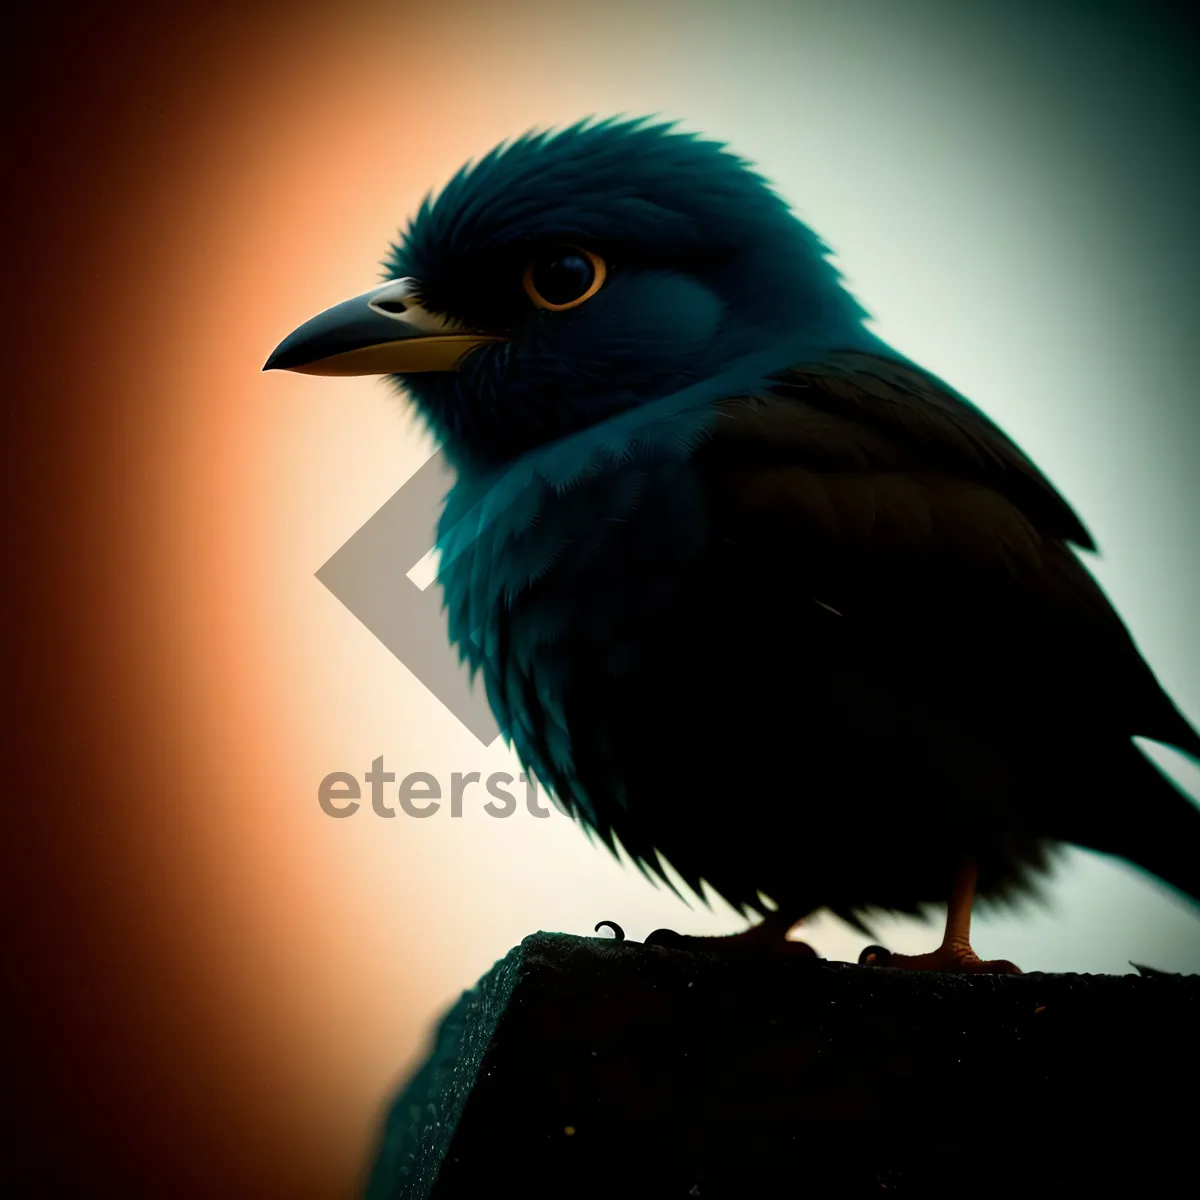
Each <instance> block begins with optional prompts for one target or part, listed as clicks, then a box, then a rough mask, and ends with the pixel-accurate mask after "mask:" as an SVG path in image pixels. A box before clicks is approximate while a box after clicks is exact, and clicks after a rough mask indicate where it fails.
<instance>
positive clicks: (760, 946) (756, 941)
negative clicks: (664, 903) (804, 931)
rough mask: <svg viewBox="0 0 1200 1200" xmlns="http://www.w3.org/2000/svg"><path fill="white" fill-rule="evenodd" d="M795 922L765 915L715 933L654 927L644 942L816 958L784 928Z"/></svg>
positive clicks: (727, 953) (743, 954)
mask: <svg viewBox="0 0 1200 1200" xmlns="http://www.w3.org/2000/svg"><path fill="white" fill-rule="evenodd" d="M794 924H795V922H785V921H783V920H782V919H778V918H774V917H768V918H767V919H766V920H764V921H760V922H759V923H758V924H757V925H751V926H750V928H749V929H743V930H742V931H741V932H740V933H730V934H726V935H724V936H718V937H693V936H688V935H684V934H682V933H676V932H675V931H674V930H673V929H656V930H655V931H654V932H653V933H651V934H650V935H649V936H648V937H647V938H646V940H645V942H644V943H643V944H644V945H646V946H665V947H668V948H670V949H678V950H696V951H699V952H700V953H701V954H713V955H716V956H718V957H721V958H725V957H727V956H733V957H736V958H817V957H818V955H817V952H816V951H815V950H814V949H813V948H812V947H811V946H809V945H807V944H806V943H805V942H795V941H791V940H790V939H789V938H788V936H787V932H788V930H789V929H790V928H791V927H792V925H794Z"/></svg>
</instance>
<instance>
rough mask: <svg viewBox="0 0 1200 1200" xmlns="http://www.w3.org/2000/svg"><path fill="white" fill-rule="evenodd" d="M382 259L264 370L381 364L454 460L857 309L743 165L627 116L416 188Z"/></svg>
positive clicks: (515, 451) (611, 405)
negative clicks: (439, 186) (351, 294)
mask: <svg viewBox="0 0 1200 1200" xmlns="http://www.w3.org/2000/svg"><path fill="white" fill-rule="evenodd" d="M384 266H385V268H386V280H385V282H384V283H382V284H379V285H378V286H376V287H375V288H373V289H371V290H370V291H368V292H366V293H364V294H363V295H361V296H358V297H355V298H354V299H351V300H347V301H345V302H344V303H342V304H339V305H336V306H335V307H333V308H331V309H329V310H327V311H326V312H324V313H321V314H320V315H319V316H317V317H314V318H313V319H312V320H311V321H309V322H307V323H306V324H304V325H302V326H301V327H300V328H299V329H297V330H296V331H295V332H294V333H293V334H291V335H290V336H289V337H288V338H287V339H285V341H284V342H283V343H282V344H281V345H280V346H279V348H278V349H277V350H276V351H275V352H274V354H272V356H271V358H270V360H269V361H268V362H267V367H266V369H270V368H284V369H290V370H295V371H302V372H307V373H311V374H324V375H364V374H378V375H389V376H392V377H394V378H395V379H396V380H397V381H398V382H399V383H400V384H402V385H403V387H404V388H405V389H406V390H407V391H408V392H409V393H410V394H411V395H412V397H413V399H414V400H415V402H416V404H417V405H418V407H419V409H420V411H421V413H422V415H423V416H424V417H425V419H426V420H427V421H428V422H429V424H430V426H431V427H432V429H433V431H434V433H435V435H436V436H438V437H439V439H440V440H441V441H443V442H444V443H445V445H446V449H447V452H448V453H449V454H450V456H451V458H452V459H453V460H455V461H458V462H459V463H460V464H461V463H464V462H476V463H480V464H494V463H498V462H503V461H506V460H508V459H511V458H514V457H516V456H518V455H520V454H521V453H523V452H524V451H526V450H528V449H531V448H533V447H534V446H537V445H539V444H541V443H544V442H546V441H549V440H551V439H553V438H556V437H560V436H562V435H564V434H567V433H570V432H574V431H576V430H579V429H582V428H584V427H586V426H588V425H592V424H595V423H596V422H598V421H601V420H603V419H604V418H606V417H608V416H610V415H612V414H614V413H616V412H619V411H621V410H623V409H627V408H630V407H632V406H634V405H637V404H641V403H645V402H646V401H648V400H652V399H655V398H657V397H660V396H663V395H666V394H669V393H670V392H672V391H675V390H678V389H679V388H680V387H684V386H686V385H688V384H689V383H693V382H696V381H697V380H700V379H703V378H706V377H707V376H709V375H711V374H713V373H715V372H717V371H719V370H721V368H722V367H723V366H725V365H727V364H728V363H731V362H733V361H734V360H735V359H737V358H738V357H740V356H742V355H745V354H753V353H757V352H759V351H768V350H770V349H772V347H773V346H774V345H775V344H776V343H781V344H782V343H784V342H788V343H795V342H797V341H798V340H799V341H801V342H803V343H805V344H810V345H811V346H812V347H813V348H814V349H826V348H831V347H834V346H837V345H840V344H846V343H850V342H852V341H853V340H854V338H855V335H856V334H857V333H858V332H860V331H861V328H862V326H861V322H862V318H863V316H864V314H863V312H862V310H861V309H860V308H859V307H858V306H857V304H856V303H855V301H854V300H853V299H852V298H851V296H850V295H849V294H848V293H847V292H846V291H845V290H844V289H843V287H842V286H841V281H840V278H839V276H838V274H837V272H836V270H835V269H834V268H833V267H832V265H831V264H830V263H829V261H828V251H827V249H826V247H825V246H824V245H823V244H822V243H821V242H820V241H819V240H818V239H817V237H816V236H815V235H814V234H813V233H812V232H811V231H810V230H809V229H808V228H807V227H806V226H805V225H803V224H802V223H801V222H800V221H799V220H797V219H796V218H795V217H794V216H793V215H792V213H791V212H790V210H789V209H788V207H787V205H786V204H785V203H784V201H783V200H782V199H781V198H780V197H779V196H778V195H777V194H776V193H775V192H774V191H773V190H772V189H771V187H770V186H769V185H768V183H767V182H766V181H765V180H764V179H763V178H762V177H761V176H759V175H758V174H756V173H755V172H754V171H752V170H751V169H750V168H749V167H748V166H747V164H746V163H745V162H744V161H743V160H741V159H739V158H737V157H736V156H734V155H733V154H731V153H730V152H728V151H727V150H726V149H725V148H724V147H723V146H722V145H721V144H719V143H716V142H711V141H706V140H703V139H701V138H699V137H697V136H695V135H692V134H687V133H682V132H678V131H676V130H675V128H674V127H673V125H671V124H658V125H655V124H649V123H647V122H646V121H644V120H637V121H616V120H608V121H600V122H583V123H581V124H578V125H574V126H571V127H570V128H568V129H565V130H563V131H561V132H558V133H556V134H549V133H535V134H528V135H526V136H524V137H522V138H519V139H518V140H516V141H515V142H512V143H509V144H506V145H502V146H499V147H497V148H496V149H494V150H492V151H491V152H490V153H489V154H488V155H486V156H485V157H484V158H483V159H482V160H480V161H479V162H478V163H475V164H473V165H468V166H466V167H464V168H463V169H462V170H461V171H459V173H458V174H457V175H455V177H454V178H453V179H452V180H451V181H450V183H449V184H448V185H447V186H446V187H445V189H444V190H443V191H442V192H441V194H440V195H438V196H437V198H436V199H426V201H425V202H424V203H423V204H422V205H421V207H420V210H419V211H418V213H417V215H416V216H415V217H414V218H413V220H412V222H411V223H410V225H409V227H408V229H407V230H406V231H405V233H404V235H403V237H402V238H401V240H400V241H399V243H398V244H396V245H395V246H393V247H392V249H391V253H390V254H389V256H388V258H387V260H386V262H385V264H384ZM784 365H787V364H785V363H781V364H780V366H784Z"/></svg>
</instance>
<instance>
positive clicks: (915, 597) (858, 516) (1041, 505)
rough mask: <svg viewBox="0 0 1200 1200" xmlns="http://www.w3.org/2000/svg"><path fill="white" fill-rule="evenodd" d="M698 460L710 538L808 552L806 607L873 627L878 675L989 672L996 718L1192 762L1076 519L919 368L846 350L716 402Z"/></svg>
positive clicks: (1186, 730)
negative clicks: (711, 523)
mask: <svg viewBox="0 0 1200 1200" xmlns="http://www.w3.org/2000/svg"><path fill="white" fill-rule="evenodd" d="M698 462H699V464H700V465H701V468H702V470H703V471H704V473H705V476H706V479H707V485H708V487H709V488H710V489H712V494H713V496H714V500H715V504H714V510H715V511H717V512H719V513H720V514H722V521H723V530H722V536H723V537H724V538H726V539H727V540H729V541H731V542H741V543H745V544H752V545H754V546H755V547H756V548H757V550H758V551H759V552H760V553H771V554H780V553H784V554H786V553H787V547H788V546H789V545H792V546H804V547H805V551H804V552H805V554H806V555H807V556H810V557H812V556H816V558H817V559H819V560H820V561H819V565H818V567H817V568H816V571H817V574H819V575H820V577H821V578H823V579H825V580H827V581H828V583H827V585H826V587H827V590H826V594H824V595H820V596H814V597H812V599H814V600H816V601H817V602H819V603H822V604H824V605H825V606H827V607H829V608H831V609H832V610H833V611H836V612H837V613H838V614H839V615H841V616H843V617H844V618H845V619H846V620H847V621H855V622H857V623H858V624H859V627H860V628H862V629H863V630H864V635H866V636H869V635H870V634H871V633H872V632H874V633H876V634H878V637H877V644H878V646H879V648H880V650H879V653H880V669H881V671H886V670H892V671H896V670H900V669H904V668H905V666H906V664H907V665H910V666H911V665H919V670H916V671H914V672H913V675H912V678H914V679H919V680H921V681H924V683H925V685H926V686H927V687H928V688H929V689H930V691H931V692H936V693H937V694H938V695H939V696H941V697H943V698H944V697H946V696H952V697H953V696H956V695H971V694H977V693H978V692H979V691H980V687H979V684H980V680H981V678H982V679H987V680H989V681H990V694H991V695H992V697H993V698H994V700H995V703H996V705H998V706H999V705H1002V706H1004V708H1005V710H1007V709H1008V708H1010V707H1011V705H1013V704H1014V703H1022V704H1024V705H1025V706H1026V707H1027V708H1028V709H1029V710H1030V711H1033V710H1034V709H1036V710H1037V711H1039V712H1041V713H1042V714H1043V715H1044V716H1045V717H1046V719H1052V718H1053V719H1055V720H1057V721H1065V722H1066V724H1064V726H1063V728H1064V729H1065V728H1067V727H1068V726H1069V727H1070V728H1071V729H1074V730H1076V731H1083V730H1088V731H1110V732H1111V734H1113V735H1122V736H1125V737H1130V736H1133V735H1142V736H1145V737H1149V738H1152V739H1155V740H1158V741H1162V742H1166V743H1168V744H1172V745H1175V746H1177V747H1178V748H1180V749H1182V750H1186V751H1188V752H1190V753H1192V754H1200V737H1198V736H1197V734H1196V732H1195V731H1194V730H1193V729H1192V728H1191V727H1190V726H1189V725H1188V723H1187V722H1186V720H1185V719H1184V718H1183V717H1182V716H1181V714H1180V713H1179V712H1178V710H1177V709H1176V708H1175V706H1174V705H1173V704H1172V702H1171V700H1170V699H1169V698H1168V697H1167V696H1166V694H1165V693H1164V692H1163V691H1162V689H1161V687H1160V686H1159V684H1158V682H1157V680H1156V679H1155V678H1154V676H1153V673H1152V672H1151V671H1150V669H1149V667H1148V666H1147V665H1146V663H1145V662H1144V660H1143V659H1142V657H1141V655H1140V653H1139V652H1138V650H1137V648H1136V646H1135V645H1134V643H1133V640H1132V638H1131V637H1130V635H1129V633H1128V631H1127V630H1126V628H1125V626H1124V625H1123V623H1122V621H1121V620H1120V618H1119V617H1118V616H1117V614H1116V612H1115V611H1114V610H1113V608H1112V606H1111V605H1110V604H1109V602H1108V600H1107V599H1106V597H1105V596H1104V594H1103V592H1102V591H1101V589H1100V588H1099V586H1098V585H1097V583H1096V582H1095V580H1094V579H1093V578H1092V576H1091V575H1090V573H1089V572H1088V571H1087V569H1086V567H1085V566H1084V565H1083V563H1082V562H1081V561H1080V560H1079V559H1078V558H1077V557H1076V555H1075V553H1074V552H1073V550H1072V548H1071V547H1072V545H1074V546H1076V547H1079V548H1083V549H1092V548H1093V543H1092V540H1091V537H1090V536H1089V534H1088V532H1087V530H1086V529H1085V528H1084V526H1083V525H1082V523H1081V522H1080V520H1079V518H1078V517H1077V516H1076V515H1075V513H1074V512H1073V511H1072V510H1071V508H1070V507H1069V506H1068V504H1067V503H1066V501H1065V500H1064V499H1063V498H1062V497H1061V496H1060V495H1059V494H1058V492H1057V491H1056V490H1055V489H1054V487H1053V486H1052V485H1051V484H1050V483H1049V481H1048V480H1047V479H1046V478H1045V477H1044V476H1043V475H1042V474H1041V472H1040V471H1039V470H1038V469H1037V468H1036V466H1034V464H1033V463H1032V462H1030V461H1029V459H1028V458H1026V456H1025V455H1024V454H1022V452H1021V451H1020V450H1019V449H1018V448H1017V447H1016V446H1015V445H1014V444H1013V443H1012V442H1011V441H1010V440H1009V439H1008V438H1007V437H1006V436H1005V435H1004V434H1003V433H1001V432H1000V430H998V429H997V428H996V427H995V426H994V425H993V424H992V423H991V422H990V421H989V420H988V419H987V418H986V417H985V416H984V415H983V414H982V413H980V412H979V411H978V410H976V409H974V408H973V407H972V406H970V405H969V404H967V403H966V402H965V401H963V400H962V399H961V398H959V397H957V396H955V395H954V394H953V393H952V392H950V391H949V390H948V389H947V388H945V387H944V385H941V384H940V383H939V382H937V381H936V380H934V379H932V378H931V377H929V376H926V375H923V374H922V373H921V372H920V371H919V370H917V369H915V368H912V367H909V366H905V365H903V364H900V363H896V362H893V361H890V360H887V359H884V358H880V357H876V356H873V355H865V354H851V353H842V354H837V355H832V356H829V357H828V358H826V359H825V360H823V361H821V362H819V363H816V364H813V365H808V366H805V367H803V368H801V369H796V370H792V371H788V372H786V373H784V374H782V375H781V376H780V377H779V380H778V383H777V385H776V386H775V387H774V388H773V389H772V391H771V392H770V393H768V394H764V395H761V396H757V397H753V398H739V399H733V400H729V401H726V402H724V403H723V404H722V405H721V406H720V408H719V415H718V418H717V422H716V425H715V427H714V429H713V432H712V437H711V440H710V441H709V443H708V444H707V445H706V446H705V448H704V449H703V450H702V451H701V454H700V456H699V459H698ZM806 574H807V576H808V577H809V578H812V576H813V569H812V568H811V566H810V567H809V568H807V569H806ZM888 656H892V662H891V663H890V666H885V665H884V660H885V659H886V658H887V657H888ZM905 682H906V684H907V683H908V682H909V679H906V681H905ZM1021 697H1023V699H1018V698H1021ZM1067 706H1069V708H1068V707H1067ZM1068 711H1069V712H1070V713H1071V714H1072V715H1073V717H1074V720H1073V721H1066V716H1065V714H1066V713H1068ZM1005 715H1006V712H1005V711H1001V709H1000V708H998V707H995V706H994V707H993V708H991V709H988V708H987V706H986V705H985V707H984V709H982V710H981V712H980V717H981V719H982V720H987V721H992V720H996V719H1001V718H1003V717H1004V716H1005ZM1085 740H1086V739H1085Z"/></svg>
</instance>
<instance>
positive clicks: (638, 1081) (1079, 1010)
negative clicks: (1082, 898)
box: [367, 933, 1200, 1200]
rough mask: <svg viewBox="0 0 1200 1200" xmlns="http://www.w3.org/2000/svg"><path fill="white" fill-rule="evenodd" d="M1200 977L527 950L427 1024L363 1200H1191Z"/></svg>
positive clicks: (553, 944) (580, 948)
mask: <svg viewBox="0 0 1200 1200" xmlns="http://www.w3.org/2000/svg"><path fill="white" fill-rule="evenodd" d="M1198 1030H1200V976H1174V975H1162V974H1158V973H1154V974H1152V975H1147V976H1137V975H1115V976H1105V975H1043V974H1032V975H1023V976H975V977H970V976H949V975H934V974H925V973H917V972H901V971H890V970H880V969H877V968H870V967H859V966H852V965H849V964H845V963H832V962H825V961H823V960H805V959H781V960H768V959H763V960H758V961H732V960H722V959H720V958H717V957H715V956H713V955H711V954H708V953H704V952H698V951H694V950H681V949H667V948H663V947H657V946H653V947H652V946H645V945H641V944H639V943H635V942H616V941H611V940H605V939H600V938H578V937H570V936H567V935H565V934H548V933H538V934H535V935H533V936H532V937H528V938H526V939H525V941H524V942H522V943H521V945H520V946H518V947H516V948H515V949H514V950H512V951H511V952H510V953H509V954H508V956H507V957H506V958H504V959H503V960H501V961H500V962H499V963H497V965H496V966H495V967H494V968H493V970H492V971H491V972H490V973H489V974H488V975H487V976H486V977H485V978H484V979H483V980H482V981H481V982H480V984H479V985H478V987H476V988H475V989H474V990H473V991H471V992H467V993H465V994H464V996H463V998H462V999H461V1000H460V1001H459V1003H458V1004H457V1005H456V1006H455V1007H454V1008H453V1009H452V1010H451V1011H450V1012H449V1013H448V1014H447V1015H446V1017H445V1018H444V1019H443V1022H442V1024H441V1026H440V1028H439V1032H438V1035H437V1039H436V1045H435V1048H434V1050H433V1052H432V1053H431V1055H430V1057H429V1059H428V1061H427V1062H426V1063H425V1065H424V1066H423V1067H422V1068H421V1070H420V1071H419V1072H418V1073H417V1074H416V1075H415V1076H414V1077H413V1079H412V1080H411V1082H410V1083H409V1085H408V1086H407V1088H406V1089H405V1090H404V1093H403V1094H402V1096H401V1097H400V1098H399V1100H398V1101H397V1102H396V1104H395V1105H394V1107H393V1109H392V1111H391V1113H390V1115H389V1118H388V1121H387V1126H386V1130H385V1133H384V1137H383V1140H382V1143H381V1146H380V1150H379V1154H378V1158H377V1160H376V1163H375V1166H374V1170H373V1173H372V1177H371V1180H370V1183H369V1186H368V1192H367V1195H368V1197H369V1200H400V1198H402V1197H403V1198H405V1200H408V1198H409V1197H426V1196H430V1197H439V1198H447V1197H467V1196H469V1197H484V1196H492V1195H496V1196H509V1195H511V1196H517V1197H525V1198H530V1197H551V1196H553V1197H575V1196H609V1197H625V1196H654V1197H671V1196H678V1197H687V1196H700V1197H715V1196H721V1197H725V1196H858V1195H886V1194H900V1195H910V1196H923V1195H943V1194H955V1195H964V1196H976V1195H993V1194H1000V1193H1005V1194H1009V1193H1018V1194H1021V1195H1048V1196H1049V1195H1053V1196H1059V1195H1062V1196H1073V1195H1075V1194H1077V1193H1078V1192H1079V1191H1081V1190H1083V1189H1095V1188H1098V1187H1103V1188H1104V1189H1105V1190H1110V1189H1112V1188H1114V1187H1116V1188H1120V1189H1121V1190H1122V1191H1123V1193H1124V1194H1130V1195H1146V1196H1155V1197H1157V1196H1173V1195H1185V1194H1193V1192H1194V1190H1195V1188H1196V1186H1197V1180H1196V1176H1197V1170H1196V1168H1195V1166H1194V1163H1195V1158H1194V1155H1193V1154H1192V1152H1191V1146H1192V1145H1193V1139H1194V1137H1195V1135H1196V1130H1197V1121H1198V1116H1200V1113H1198V1109H1197V1088H1198V1086H1200V1033H1198Z"/></svg>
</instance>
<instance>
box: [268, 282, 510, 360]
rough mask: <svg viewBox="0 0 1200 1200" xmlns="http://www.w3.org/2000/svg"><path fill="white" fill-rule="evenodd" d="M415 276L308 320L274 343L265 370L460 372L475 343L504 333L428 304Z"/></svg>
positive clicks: (503, 339) (489, 340)
mask: <svg viewBox="0 0 1200 1200" xmlns="http://www.w3.org/2000/svg"><path fill="white" fill-rule="evenodd" d="M418 288H419V285H418V283H417V281H416V280H415V279H394V280H391V281H390V282H388V283H383V284H380V285H379V286H378V287H375V288H372V289H371V290H370V291H369V292H364V293H363V294H362V295H361V296H355V297H354V299H353V300H343V301H342V303H341V304H335V305H334V306H333V307H332V308H327V309H326V310H325V311H324V312H323V313H318V314H317V316H315V317H313V318H312V320H310V321H305V322H304V324H303V325H301V326H300V328H299V329H297V330H295V331H294V332H293V333H289V334H288V336H287V337H285V338H284V339H283V341H282V342H280V343H279V345H278V346H276V347H275V349H274V351H273V352H272V354H271V357H270V358H268V359H267V361H266V364H265V365H264V366H263V370H264V371H300V372H302V373H303V374H305V375H393V374H395V375H404V374H408V373H410V372H414V371H456V370H458V367H459V364H460V363H461V362H462V360H463V358H464V357H465V356H466V355H467V354H468V353H469V352H470V351H471V350H474V349H475V348H476V347H477V346H482V345H485V344H486V343H489V342H503V341H507V339H506V338H502V337H492V336H491V335H489V334H483V333H475V332H472V331H471V330H468V329H465V328H463V327H462V326H460V325H458V324H457V323H456V322H454V321H451V320H448V319H446V318H444V317H439V316H436V315H434V314H433V313H430V312H428V311H427V310H426V309H424V308H423V307H422V306H421V304H420V302H419V301H418V300H417V299H416V296H417V292H418Z"/></svg>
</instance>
